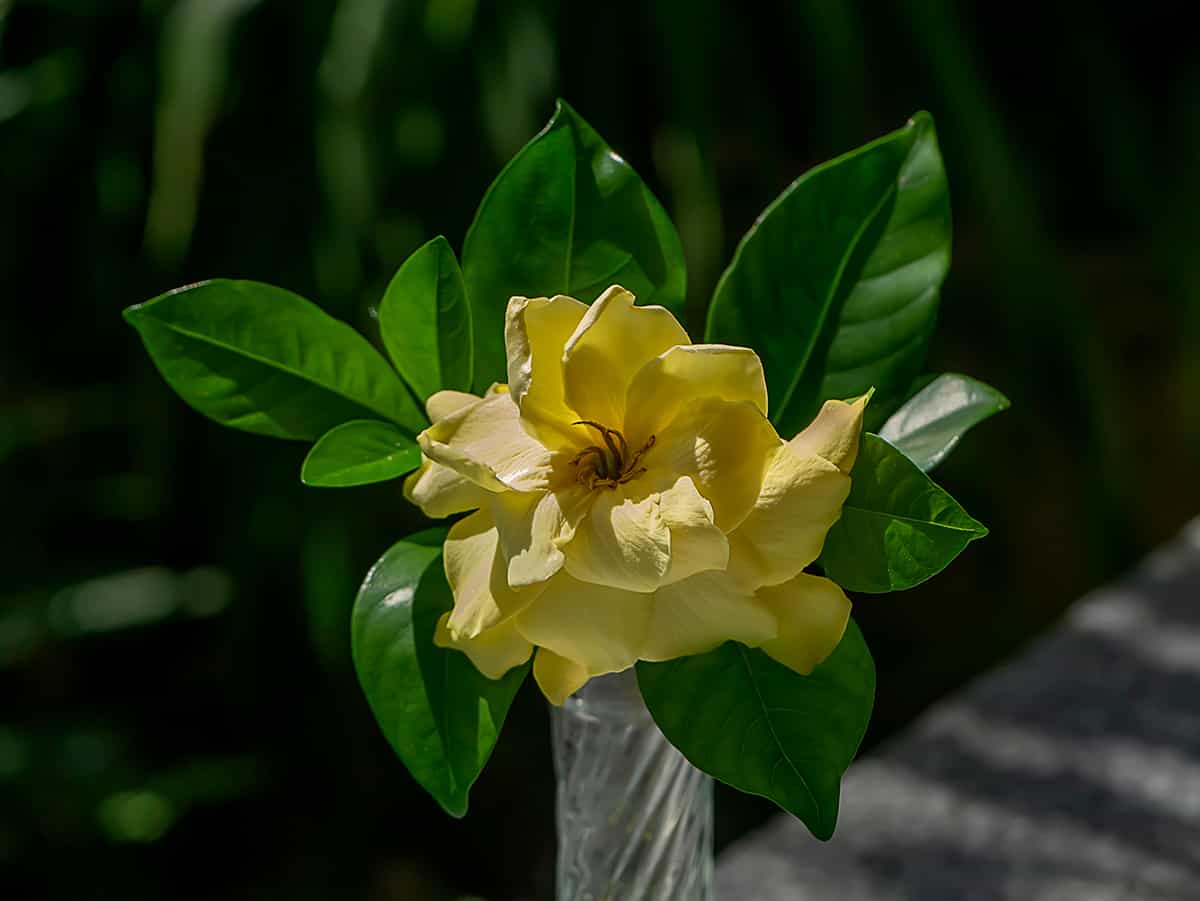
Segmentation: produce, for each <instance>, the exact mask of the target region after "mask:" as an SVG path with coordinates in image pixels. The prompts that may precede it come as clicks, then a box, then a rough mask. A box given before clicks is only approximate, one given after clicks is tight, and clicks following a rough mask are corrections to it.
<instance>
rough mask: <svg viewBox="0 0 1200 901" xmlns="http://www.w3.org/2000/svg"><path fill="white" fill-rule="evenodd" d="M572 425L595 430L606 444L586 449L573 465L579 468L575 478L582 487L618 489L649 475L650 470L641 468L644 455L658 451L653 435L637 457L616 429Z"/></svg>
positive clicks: (585, 421) (588, 422)
mask: <svg viewBox="0 0 1200 901" xmlns="http://www.w3.org/2000/svg"><path fill="white" fill-rule="evenodd" d="M571 425H582V426H587V427H588V428H590V429H595V430H596V431H597V432H599V433H600V437H601V438H602V439H603V440H604V444H603V445H599V444H592V445H590V446H588V447H585V448H584V449H583V450H581V451H580V452H579V453H578V454H576V455H575V459H573V460H572V461H571V465H572V466H574V467H575V477H576V478H577V479H579V481H580V483H581V484H583V485H586V486H587V487H588V488H616V487H617V486H618V485H624V484H625V483H626V482H629V481H632V480H633V479H636V478H637V477H638V476H640V475H641V474H642V473H644V472H645V471H646V467H644V466H642V467H640V468H639V467H638V463H640V462H641V459H642V455H643V454H645V453H646V451H648V450H650V448H652V447H654V436H653V435H651V436H650V437H649V438H648V439H647V440H646V443H645V444H643V445H642V447H641V449H640V450H639V451H638V452H637V453H636V454H633V455H630V453H629V443H628V442H627V441H626V440H625V436H624V435H622V434H621V433H620V432H618V431H617V430H616V429H610V428H608V427H606V426H602V425H600V423H598V422H592V421H591V420H590V419H581V420H579V421H578V422H573V423H571Z"/></svg>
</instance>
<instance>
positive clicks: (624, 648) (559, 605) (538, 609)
mask: <svg viewBox="0 0 1200 901" xmlns="http://www.w3.org/2000/svg"><path fill="white" fill-rule="evenodd" d="M652 606H653V605H652V603H651V598H650V596H649V595H647V594H636V593H634V592H631V591H622V590H621V589H619V588H610V587H608V586H606V585H595V584H593V583H591V582H580V581H579V580H577V579H573V578H571V577H570V576H569V575H567V574H566V573H559V574H558V575H557V576H555V577H554V578H553V579H551V580H550V581H549V582H548V583H547V585H546V588H545V590H544V591H542V593H541V594H540V595H539V596H538V597H537V598H536V599H535V600H534V601H533V603H531V604H530V605H529V606H528V607H526V608H525V609H524V610H522V611H521V612H520V613H519V614H517V616H516V618H515V619H516V624H517V631H518V632H520V633H521V634H522V635H523V636H525V638H527V639H528V640H529V641H532V642H533V643H534V644H535V645H537V646H538V647H540V648H549V649H550V650H551V651H553V652H554V653H555V654H559V655H560V656H563V657H566V658H568V659H570V660H573V661H575V662H576V663H577V664H578V665H579V666H582V667H583V668H584V669H585V670H586V671H587V672H588V674H589V675H592V676H598V675H600V674H602V673H615V672H619V671H621V670H623V669H627V668H628V667H630V666H632V665H633V664H634V662H635V661H636V660H637V659H638V655H639V653H640V652H641V649H642V643H643V641H644V640H645V638H646V627H647V626H648V625H649V623H650V613H651V611H652Z"/></svg>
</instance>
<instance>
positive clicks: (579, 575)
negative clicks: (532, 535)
mask: <svg viewBox="0 0 1200 901" xmlns="http://www.w3.org/2000/svg"><path fill="white" fill-rule="evenodd" d="M636 498H637V495H633V493H632V491H631V490H630V488H629V486H626V485H622V486H620V487H618V488H613V489H600V490H598V491H597V492H596V493H595V498H594V500H593V502H592V507H591V510H590V511H589V512H588V515H587V516H586V517H584V519H583V520H582V521H581V522H580V524H579V528H578V529H576V530H575V537H574V538H572V539H571V541H570V543H569V544H567V545H566V546H565V547H564V548H563V552H564V554H565V555H566V569H567V572H569V573H570V574H571V575H572V576H574V577H575V578H576V579H581V580H583V581H585V582H594V583H596V584H598V585H607V586H609V587H612V588H620V589H624V590H625V591H642V592H646V591H653V590H654V589H655V588H657V587H658V586H659V585H661V584H662V579H663V576H664V575H665V574H666V572H667V568H668V567H669V566H670V565H671V531H670V528H669V526H668V525H667V522H666V520H665V519H664V518H663V515H662V510H661V507H660V497H659V495H658V494H657V493H652V494H650V495H646V496H643V497H641V498H640V499H636Z"/></svg>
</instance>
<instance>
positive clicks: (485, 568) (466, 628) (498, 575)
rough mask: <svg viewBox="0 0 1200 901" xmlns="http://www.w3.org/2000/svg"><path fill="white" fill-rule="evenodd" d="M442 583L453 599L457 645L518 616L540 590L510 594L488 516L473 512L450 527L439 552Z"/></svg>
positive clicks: (451, 625)
mask: <svg viewBox="0 0 1200 901" xmlns="http://www.w3.org/2000/svg"><path fill="white" fill-rule="evenodd" d="M442 554H443V557H444V559H445V566H446V581H447V582H449V583H450V590H451V591H452V592H453V593H454V610H453V611H452V612H451V614H450V618H449V620H448V622H447V626H448V628H449V629H450V634H451V636H452V637H453V638H454V639H455V640H459V641H460V640H463V639H467V638H475V637H476V636H478V635H480V634H481V633H482V632H484V631H485V630H487V629H490V628H491V627H493V626H495V625H496V624H498V623H500V622H503V621H504V620H506V619H509V618H510V617H512V616H513V615H514V614H516V613H518V612H520V611H521V610H522V609H523V608H524V607H525V606H526V605H527V604H528V603H529V602H530V601H532V600H533V599H534V598H535V597H537V594H538V592H539V591H540V586H534V587H530V588H526V589H523V590H521V591H517V590H514V589H512V588H509V586H508V582H507V580H506V578H505V575H506V571H507V564H506V561H505V559H504V555H503V554H501V553H500V552H499V536H498V534H497V531H496V525H495V523H494V522H493V521H492V517H491V514H490V513H488V512H487V511H486V510H477V511H475V512H474V513H472V514H471V515H470V516H468V517H466V518H465V519H460V520H459V521H458V522H456V523H455V524H454V525H453V526H451V527H450V534H449V535H447V536H446V544H445V547H444V548H443V550H442Z"/></svg>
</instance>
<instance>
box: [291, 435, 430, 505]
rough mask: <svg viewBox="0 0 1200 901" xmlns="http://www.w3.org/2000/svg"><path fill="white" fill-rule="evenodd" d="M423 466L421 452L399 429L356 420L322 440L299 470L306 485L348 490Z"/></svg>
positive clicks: (387, 479)
mask: <svg viewBox="0 0 1200 901" xmlns="http://www.w3.org/2000/svg"><path fill="white" fill-rule="evenodd" d="M420 465H421V449H420V448H419V447H417V445H416V442H414V441H413V440H412V438H410V437H409V436H408V435H405V434H404V432H402V431H400V429H399V428H397V427H396V426H394V425H392V424H391V423H390V422H380V421H379V420H377V419H354V420H351V421H350V422H344V423H342V424H341V425H339V426H337V427H336V428H333V429H330V430H329V431H328V432H326V433H325V434H324V435H322V436H321V437H320V439H319V440H318V441H317V443H316V444H314V445H313V447H312V450H310V451H309V452H308V456H307V457H305V458H304V467H303V468H302V469H301V470H300V480H301V481H302V482H304V484H305V485H314V486H317V487H321V488H349V487H351V486H353V485H369V484H371V483H372V482H386V481H389V480H390V479H395V478H399V477H400V476H402V475H404V474H405V473H406V472H412V471H413V470H414V469H416V468H417V467H418V466H420Z"/></svg>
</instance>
